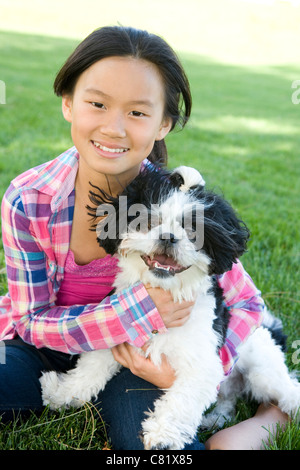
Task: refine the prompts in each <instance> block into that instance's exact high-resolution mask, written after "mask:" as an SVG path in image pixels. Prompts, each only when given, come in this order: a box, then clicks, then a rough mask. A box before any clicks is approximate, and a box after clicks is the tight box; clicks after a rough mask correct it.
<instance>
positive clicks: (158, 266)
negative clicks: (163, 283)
mask: <svg viewBox="0 0 300 470" xmlns="http://www.w3.org/2000/svg"><path fill="white" fill-rule="evenodd" d="M154 266H155V267H156V268H159V269H164V270H165V271H170V269H171V267H170V266H161V265H159V264H158V263H155V264H154Z"/></svg>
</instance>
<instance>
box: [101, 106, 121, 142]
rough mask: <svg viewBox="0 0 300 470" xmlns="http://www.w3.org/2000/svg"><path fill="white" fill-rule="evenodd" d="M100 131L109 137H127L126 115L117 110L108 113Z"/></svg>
mask: <svg viewBox="0 0 300 470" xmlns="http://www.w3.org/2000/svg"><path fill="white" fill-rule="evenodd" d="M100 131H101V133H102V134H103V135H107V136H109V137H115V138H116V137H118V138H124V137H126V129H125V122H124V117H123V116H122V115H121V114H120V113H116V112H114V113H113V112H111V113H107V115H106V116H105V117H104V119H103V121H102V123H101V125H100Z"/></svg>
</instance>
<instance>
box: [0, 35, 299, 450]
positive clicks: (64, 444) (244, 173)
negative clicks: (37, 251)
mask: <svg viewBox="0 0 300 470" xmlns="http://www.w3.org/2000/svg"><path fill="white" fill-rule="evenodd" d="M77 43H78V41H76V40H73V39H72V40H71V39H58V38H50V37H46V36H39V37H37V36H33V35H32V36H31V35H23V34H18V33H8V32H0V80H2V81H4V82H5V84H6V104H5V105H0V198H2V196H3V194H4V191H5V190H6V188H7V187H8V185H9V183H10V181H11V179H12V178H14V177H15V176H17V175H18V174H19V173H21V172H22V171H25V170H26V169H28V168H30V167H32V166H35V165H38V164H40V163H42V162H44V161H47V160H50V159H52V158H54V157H56V156H57V155H59V154H60V153H61V152H62V151H64V150H65V149H67V148H68V147H70V146H71V145H72V142H71V139H70V135H69V125H68V124H67V123H66V122H64V120H63V118H62V115H61V111H60V106H61V104H60V100H59V99H58V98H56V97H55V96H54V94H53V92H52V82H53V80H54V77H55V72H56V71H57V70H58V69H59V67H60V66H61V64H62V63H63V61H64V60H65V58H66V57H67V56H68V54H69V53H70V52H71V51H72V50H73V48H74V46H75V45H76V44H77ZM181 58H182V61H183V63H184V66H185V69H186V72H187V75H188V76H189V78H190V82H191V88H192V94H193V103H194V105H193V114H192V118H191V121H190V123H189V124H188V126H187V127H186V128H185V129H184V130H183V131H182V132H179V131H178V132H174V133H172V134H170V136H169V137H168V139H167V144H168V149H169V156H170V158H169V166H170V167H175V166H177V165H179V164H186V165H190V166H194V167H196V168H198V169H199V170H200V171H201V172H202V174H203V176H204V178H205V180H206V182H207V185H208V186H209V187H211V188H215V189H217V190H218V191H221V192H223V193H224V195H225V196H226V198H227V199H229V200H230V201H231V202H232V203H233V205H234V207H235V208H236V209H237V211H238V212H239V214H240V215H241V217H242V218H243V219H244V220H245V222H246V223H247V225H248V226H249V228H250V230H251V234H252V235H251V241H250V243H249V250H248V252H247V253H246V254H245V255H244V256H243V259H242V261H243V264H244V266H245V268H246V269H247V271H248V272H249V273H250V275H251V276H252V278H253V280H254V281H255V283H256V285H257V286H258V287H259V289H260V290H261V291H262V295H263V298H264V299H265V301H266V303H267V305H268V306H269V308H270V309H271V310H272V311H273V312H274V313H275V314H276V315H278V316H279V317H280V318H281V319H282V321H283V324H284V327H285V330H286V333H287V334H288V345H289V349H288V352H287V363H288V365H289V367H290V369H293V370H295V371H296V372H298V373H299V360H300V355H299V354H298V353H297V349H296V348H295V344H296V343H295V342H296V341H297V340H298V341H299V340H300V324H299V311H300V295H299V277H300V276H299V274H300V268H299V266H300V230H299V220H300V205H299V180H300V165H299V148H300V134H299V116H300V104H299V105H295V104H293V103H292V100H291V96H292V92H293V90H292V88H291V84H292V81H293V80H296V79H300V66H299V65H295V64H291V65H279V66H271V65H268V66H246V65H244V66H237V65H229V64H224V63H219V62H216V61H213V60H211V59H209V58H208V57H201V56H199V55H192V54H188V53H184V54H181ZM4 266H5V264H4V255H3V249H2V245H1V243H0V295H1V294H4V293H5V292H6V288H7V286H6V279H5V274H4V269H3V268H4ZM253 409H255V408H253V404H251V405H250V406H245V405H244V404H243V403H241V404H240V406H239V414H238V419H244V418H246V417H247V416H249V415H250V414H251V413H252V412H253ZM74 413H76V412H74V410H72V411H68V412H65V413H61V414H59V415H52V414H51V413H45V415H43V416H42V417H39V418H36V417H32V418H31V419H30V420H29V421H27V422H24V423H23V424H22V425H20V424H18V425H16V424H14V425H10V426H8V427H7V426H4V425H1V427H0V449H16V448H22V449H32V448H34V449H44V448H45V449H74V448H76V449H82V448H85V449H98V448H101V447H102V446H103V445H105V441H106V439H105V426H104V425H103V423H101V420H98V419H96V418H97V413H96V412H95V410H93V408H92V407H90V406H87V407H86V408H85V409H83V410H81V411H79V412H77V413H76V414H74ZM100 436H101V439H100ZM276 446H277V447H278V448H288V449H296V448H298V449H299V448H300V447H299V430H298V429H297V428H296V426H295V425H293V426H292V427H291V429H288V430H287V431H286V432H285V433H284V435H283V436H280V437H278V439H277V441H276Z"/></svg>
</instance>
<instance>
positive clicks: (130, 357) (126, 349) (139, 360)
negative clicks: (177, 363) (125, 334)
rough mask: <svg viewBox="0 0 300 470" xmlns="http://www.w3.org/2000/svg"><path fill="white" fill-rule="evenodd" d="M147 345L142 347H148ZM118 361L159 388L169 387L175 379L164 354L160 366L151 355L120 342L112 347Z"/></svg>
mask: <svg viewBox="0 0 300 470" xmlns="http://www.w3.org/2000/svg"><path fill="white" fill-rule="evenodd" d="M146 348H147V347H146V345H145V346H144V347H143V348H142V349H144V350H145V349H146ZM112 353H113V356H114V358H115V360H116V361H117V362H119V363H120V364H121V365H122V366H124V367H127V368H128V369H130V370H131V372H132V373H133V374H134V375H137V376H138V377H140V378H141V379H144V380H146V381H147V382H150V383H152V384H153V385H156V387H158V388H169V387H171V386H172V385H173V382H174V380H175V372H174V370H173V369H172V367H171V366H170V364H169V362H168V360H167V358H166V357H165V356H162V361H161V365H160V367H158V366H155V365H154V364H153V362H152V361H151V358H150V357H147V358H146V357H143V356H141V355H140V354H139V353H138V351H137V350H136V348H134V347H133V346H131V345H130V344H128V343H123V344H119V345H118V346H114V347H113V348H112Z"/></svg>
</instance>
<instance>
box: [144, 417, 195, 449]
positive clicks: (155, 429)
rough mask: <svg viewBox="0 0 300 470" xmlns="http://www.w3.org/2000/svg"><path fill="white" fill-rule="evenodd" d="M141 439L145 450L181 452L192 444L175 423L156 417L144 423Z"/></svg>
mask: <svg viewBox="0 0 300 470" xmlns="http://www.w3.org/2000/svg"><path fill="white" fill-rule="evenodd" d="M179 427H180V426H179ZM141 439H142V442H143V444H144V449H145V450H181V449H183V448H184V447H185V444H187V443H189V442H191V439H188V438H187V436H185V437H184V436H183V434H182V433H181V432H180V431H179V430H178V428H177V427H176V426H175V425H174V422H166V421H165V420H157V419H156V418H155V417H154V415H153V416H151V417H150V418H148V419H146V420H145V421H143V423H142V433H141Z"/></svg>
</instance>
